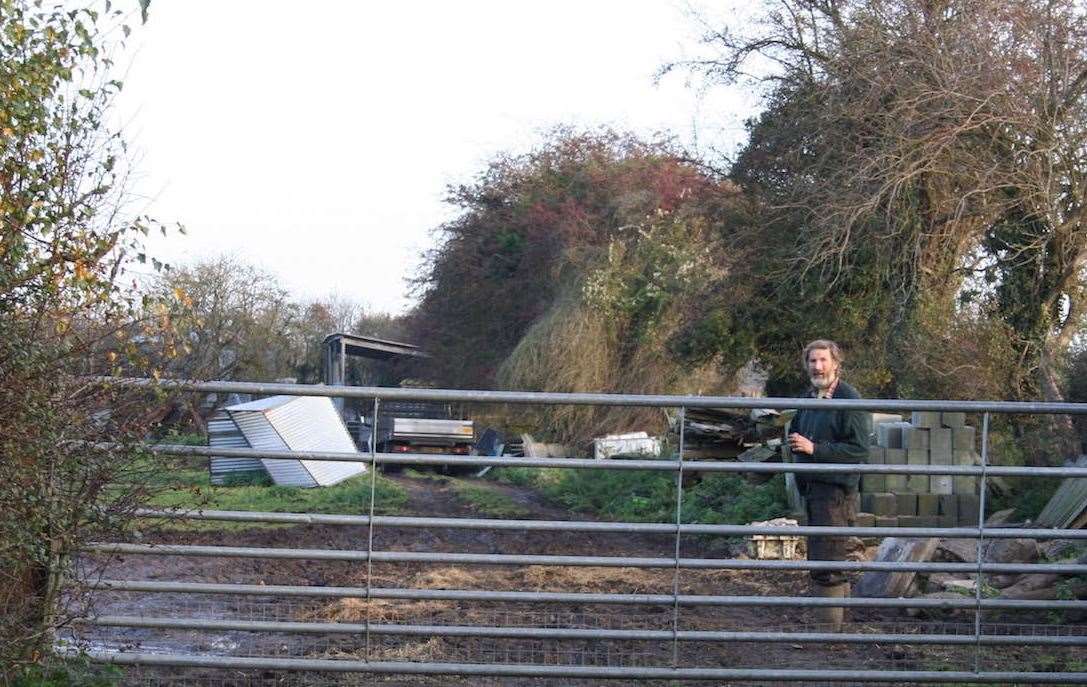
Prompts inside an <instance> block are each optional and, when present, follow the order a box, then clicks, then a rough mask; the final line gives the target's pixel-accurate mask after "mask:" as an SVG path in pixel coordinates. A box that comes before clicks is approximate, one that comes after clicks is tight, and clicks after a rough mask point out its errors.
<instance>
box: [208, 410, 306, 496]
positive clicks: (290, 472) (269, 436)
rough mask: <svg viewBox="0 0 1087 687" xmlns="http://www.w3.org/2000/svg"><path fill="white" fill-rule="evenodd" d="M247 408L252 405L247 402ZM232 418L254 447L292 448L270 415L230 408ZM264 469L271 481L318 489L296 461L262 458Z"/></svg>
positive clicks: (278, 449)
mask: <svg viewBox="0 0 1087 687" xmlns="http://www.w3.org/2000/svg"><path fill="white" fill-rule="evenodd" d="M244 405H250V404H248V403H246V404H244ZM227 411H228V412H229V413H230V417H231V418H232V419H233V420H234V423H235V424H236V425H238V429H240V430H241V431H242V434H244V435H245V440H246V441H248V442H249V445H250V446H252V447H253V448H263V449H268V450H271V451H289V450H290V446H288V445H287V444H286V442H284V441H283V438H282V437H280V435H279V432H278V431H276V428H275V427H274V426H273V425H272V423H271V421H270V420H269V418H268V415H267V414H266V413H265V412H263V411H260V410H235V407H231V408H228V409H227ZM260 462H261V463H262V464H263V465H264V469H265V470H267V471H268V474H269V475H270V476H271V477H272V481H274V482H275V483H276V484H278V485H280V486H284V487H315V486H317V481H316V480H315V479H313V475H311V474H310V473H309V471H308V470H306V468H305V467H304V466H303V465H302V463H301V462H300V461H297V460H285V459H274V458H273V459H268V458H261V459H260Z"/></svg>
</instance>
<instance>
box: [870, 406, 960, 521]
mask: <svg viewBox="0 0 1087 687" xmlns="http://www.w3.org/2000/svg"><path fill="white" fill-rule="evenodd" d="M878 419H879V420H881V421H879V422H878V423H877V424H876V426H875V437H876V440H877V442H878V445H877V446H875V447H873V448H872V450H871V451H870V453H869V459H868V462H869V463H871V464H880V465H949V466H950V465H974V464H976V462H977V449H976V446H975V444H976V440H977V432H976V431H975V429H974V428H973V427H971V426H969V425H967V424H966V414H965V413H939V412H915V413H913V414H912V416H911V418H910V422H898V421H894V420H895V418H893V417H888V416H882V417H879V418H878ZM861 494H862V501H861V510H862V515H863V516H864V517H863V521H864V522H868V521H869V518H868V516H869V515H870V516H871V518H872V520H873V522H874V523H875V525H876V526H878V527H891V526H894V525H899V526H903V527H953V526H956V525H970V524H976V521H977V495H976V494H977V479H976V478H975V477H961V476H953V475H901V474H899V475H892V474H884V475H864V476H863V477H862V478H861Z"/></svg>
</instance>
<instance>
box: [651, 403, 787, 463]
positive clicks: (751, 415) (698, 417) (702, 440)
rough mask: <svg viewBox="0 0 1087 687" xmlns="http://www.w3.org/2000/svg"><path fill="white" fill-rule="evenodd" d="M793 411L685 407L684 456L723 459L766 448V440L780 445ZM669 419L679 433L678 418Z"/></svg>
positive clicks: (700, 458)
mask: <svg viewBox="0 0 1087 687" xmlns="http://www.w3.org/2000/svg"><path fill="white" fill-rule="evenodd" d="M793 414H794V411H785V412H782V411H777V410H766V409H755V410H750V411H748V410H741V409H731V408H688V409H687V410H686V412H685V413H684V416H683V457H684V458H686V459H689V460H723V459H729V458H737V457H739V456H740V455H741V454H743V453H744V452H745V451H748V450H749V449H752V448H759V447H765V446H766V445H767V442H771V443H774V444H775V445H780V440H781V436H782V428H783V427H785V425H786V423H787V422H788V421H789V420H790V419H791V418H792V416H793ZM669 420H670V426H671V427H672V430H673V431H674V432H676V433H678V431H679V426H678V425H679V423H678V421H677V417H676V416H671V417H670V418H669ZM770 453H771V454H773V453H776V451H773V450H772V451H771V452H770ZM763 460H765V458H763Z"/></svg>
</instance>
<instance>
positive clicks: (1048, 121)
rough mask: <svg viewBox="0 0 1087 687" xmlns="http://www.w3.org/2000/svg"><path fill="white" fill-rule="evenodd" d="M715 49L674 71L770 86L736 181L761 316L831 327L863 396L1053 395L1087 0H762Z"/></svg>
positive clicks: (1066, 292)
mask: <svg viewBox="0 0 1087 687" xmlns="http://www.w3.org/2000/svg"><path fill="white" fill-rule="evenodd" d="M707 45H708V46H710V47H711V48H713V49H715V52H714V53H713V54H712V55H710V56H709V57H708V58H707V59H705V60H702V61H697V62H693V63H687V64H686V65H685V66H687V67H692V68H694V69H695V70H697V71H700V72H702V73H703V74H705V75H706V76H707V77H708V78H709V79H710V80H711V81H714V80H721V81H726V82H736V81H743V80H751V79H752V77H751V76H750V74H753V73H754V74H758V75H759V76H758V78H756V79H754V80H756V81H759V82H761V86H762V87H763V88H764V89H765V90H764V92H765V93H766V94H767V97H766V105H767V108H766V110H765V112H764V113H763V114H762V115H761V116H760V117H759V118H758V119H756V120H754V121H752V122H751V124H750V132H751V139H750V141H749V143H748V144H747V146H746V147H745V148H744V149H743V151H742V152H741V154H740V155H739V157H738V159H737V160H736V164H735V165H734V167H733V171H732V175H733V178H734V180H735V181H736V182H737V183H739V184H740V185H741V186H742V187H743V188H744V190H745V192H746V193H748V194H749V195H750V197H751V198H752V200H753V201H755V202H756V204H757V207H758V211H757V212H756V213H755V215H754V216H753V217H754V222H752V223H751V225H750V226H749V227H748V228H747V229H746V230H745V231H743V232H740V233H739V234H738V237H739V238H740V239H742V240H743V245H747V246H752V247H753V246H762V247H764V248H765V250H764V251H761V252H760V253H758V254H757V257H758V258H760V261H759V262H758V263H756V264H755V265H754V267H755V269H754V270H753V271H752V273H751V275H750V279H754V280H755V281H757V282H758V283H759V284H760V285H759V287H758V289H757V292H758V293H759V294H760V297H761V301H762V307H763V311H764V312H781V313H782V318H783V320H784V322H785V323H788V324H789V326H790V328H792V329H793V331H802V333H803V334H802V335H803V336H806V335H809V334H811V333H814V331H815V330H816V329H820V330H821V331H827V332H828V333H830V334H832V335H836V336H837V335H839V333H838V332H841V335H842V338H844V339H846V342H847V343H851V344H856V345H855V346H851V347H855V348H856V349H859V350H861V351H863V356H864V357H865V358H866V362H865V364H866V366H867V368H868V373H869V376H870V380H869V381H870V382H871V385H870V386H871V391H873V392H881V393H887V394H895V393H898V394H906V395H913V394H917V393H921V392H937V393H943V394H945V395H956V394H961V393H965V392H968V391H972V390H977V389H978V385H977V384H975V382H976V381H977V380H979V379H980V378H984V379H985V384H984V385H983V388H984V389H985V390H986V391H987V392H988V393H995V394H996V395H997V396H998V397H1004V398H1037V397H1039V396H1040V397H1042V398H1045V399H1048V400H1058V399H1060V398H1061V389H1060V384H1059V381H1058V380H1059V374H1058V373H1059V367H1060V361H1061V360H1062V359H1063V357H1064V355H1065V352H1066V351H1067V348H1068V346H1069V344H1070V343H1071V341H1072V339H1073V337H1074V335H1075V334H1076V333H1077V332H1079V331H1081V329H1082V324H1083V318H1082V310H1083V305H1082V301H1083V298H1084V272H1083V268H1084V261H1085V259H1087V231H1084V227H1085V224H1084V220H1085V215H1084V212H1085V210H1084V208H1085V207H1087V206H1085V204H1084V198H1085V197H1087V188H1085V187H1084V179H1085V178H1087V177H1085V172H1087V157H1085V152H1084V151H1085V150H1087V145H1085V143H1087V17H1085V15H1084V12H1083V8H1082V5H1081V4H1080V3H1076V2H1074V1H1073V0H1010V1H1009V0H999V1H997V0H939V1H937V2H932V1H931V0H846V1H843V2H824V1H823V0H775V1H774V2H771V3H768V4H767V6H766V10H765V12H763V13H762V14H761V15H760V16H759V17H758V18H757V19H756V20H755V21H753V22H751V23H750V24H747V25H745V26H732V27H727V28H723V29H721V30H718V31H714V32H713V33H712V34H710V35H709V36H708V37H707ZM756 304H757V303H756ZM804 323H813V324H814V323H818V327H810V326H809V327H804V326H802V325H803V324H804ZM798 325H799V326H798ZM849 332H853V333H852V334H850V333H849ZM955 332H957V334H955V336H956V337H957V338H955V341H954V342H951V341H950V340H949V336H951V335H952V334H953V333H955ZM770 334H771V335H770V336H769V337H767V336H759V337H757V339H758V342H757V343H756V344H755V347H756V348H757V349H758V350H759V352H760V354H764V353H765V351H767V350H769V351H774V350H776V349H777V347H776V346H775V344H774V342H775V341H782V340H786V339H785V338H783V337H782V336H781V334H782V332H781V331H780V330H779V329H777V328H772V329H771V330H770ZM983 337H985V338H991V339H995V342H994V345H993V346H991V347H990V349H991V350H979V347H978V342H979V340H980V339H981V338H983ZM788 340H789V345H788V346H787V347H786V348H787V349H788V351H793V350H796V347H797V346H796V345H797V344H798V343H799V340H798V339H788ZM949 344H951V345H949ZM959 344H962V345H963V347H964V348H965V350H967V351H970V350H973V351H974V352H975V353H976V354H977V355H974V356H971V355H961V356H960V355H957V354H956V351H955V349H956V347H957V346H958V345H959ZM771 357H773V356H771ZM1001 359H1002V360H1001ZM781 360H783V361H784V360H785V358H781Z"/></svg>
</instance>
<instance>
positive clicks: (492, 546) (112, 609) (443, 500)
mask: <svg viewBox="0 0 1087 687" xmlns="http://www.w3.org/2000/svg"><path fill="white" fill-rule="evenodd" d="M394 479H395V480H396V481H397V482H398V483H400V484H401V485H403V486H404V487H405V488H406V489H407V490H408V492H409V494H410V501H409V503H408V505H407V507H406V508H405V509H404V512H403V513H402V514H404V515H421V516H423V515H425V516H443V517H480V514H479V513H476V512H474V511H472V510H471V507H470V506H469V505H468V504H466V503H464V502H462V501H460V500H458V498H457V496H456V494H455V492H454V490H453V489H452V488H451V485H450V484H449V483H448V482H446V481H444V480H440V479H420V478H413V477H408V476H398V477H395V478H394ZM479 483H480V484H481V485H485V486H487V487H489V488H494V489H500V490H502V491H503V492H504V493H505V494H506V495H507V496H509V497H510V498H512V499H513V500H514V501H516V502H517V503H518V504H520V505H521V506H523V507H524V508H525V509H526V510H527V511H528V512H529V513H530V516H529V517H531V518H534V519H555V520H569V519H584V518H583V517H582V516H580V515H578V514H572V513H570V512H568V511H565V510H561V509H558V508H555V507H554V506H552V505H550V504H548V503H545V502H543V501H542V500H541V499H540V498H539V497H538V495H537V494H536V493H535V492H533V491H531V490H528V489H523V488H518V487H512V486H505V485H496V484H494V483H490V482H483V481H479ZM369 534H370V533H369V530H368V529H367V528H365V527H344V526H297V527H285V528H275V529H249V530H235V531H224V532H191V531H190V532H181V531H163V532H158V533H154V534H151V535H149V536H148V537H147V538H146V539H145V540H149V541H159V542H164V543H177V544H212V545H228V546H260V547H282V548H322V549H354V550H359V549H361V550H365V549H366V548H367V540H368V537H369ZM373 537H374V541H373V548H374V550H377V551H425V552H465V553H501V554H555V555H564V554H565V555H587V554H588V555H601V556H617V557H622V556H643V557H644V556H651V557H672V556H673V555H674V552H675V539H674V537H671V536H645V535H630V534H595V533H594V534H586V533H564V532H524V531H510V532H501V531H499V532H493V531H478V530H455V529H441V530H438V529H416V528H387V527H379V528H375V530H374V533H373ZM737 546H738V544H737V543H736V542H735V541H731V542H730V541H727V540H721V539H707V538H685V539H684V540H683V541H682V542H681V548H682V550H681V555H682V556H684V557H696V558H715V557H716V558H728V557H734V556H735V555H737V554H738V553H739V549H738V548H737ZM84 563H85V564H86V565H87V566H88V567H89V568H93V567H99V568H101V575H102V577H104V578H107V579H128V580H174V581H191V582H224V583H225V582H229V583H243V584H266V585H272V584H290V585H324V586H358V587H365V586H366V585H367V581H368V578H369V582H370V584H371V585H372V586H374V587H418V588H445V589H498V590H530V591H531V590H536V591H569V592H609V593H653V594H671V593H672V591H673V584H674V579H675V578H674V571H672V570H642V569H634V568H577V567H550V566H547V567H545V566H482V565H478V566H463V565H449V564H443V563H374V564H373V568H372V570H368V569H367V565H366V564H365V563H364V562H363V563H357V562H338V561H306V560H261V559H246V558H196V557H178V556H146V555H126V556H116V557H112V558H110V559H108V560H106V559H104V558H98V559H93V558H88V559H87V560H85V561H84ZM679 589H680V592H681V593H684V594H725V595H803V594H806V590H807V580H806V576H805V574H804V573H788V572H784V573H776V572H754V571H682V573H681V574H680V576H679ZM93 601H94V610H95V612H96V613H98V614H100V615H125V616H129V615H135V616H143V617H171V618H208V619H250V620H280V621H288V620H289V621H305V622H350V623H365V622H366V621H367V620H369V622H372V623H398V624H416V625H418V624H426V625H443V624H444V625H506V626H525V627H574V628H607V629H653V630H671V629H672V627H673V620H674V615H673V613H674V609H673V607H672V606H671V605H662V606H634V605H591V604H545V603H499V602H474V603H469V602H455V601H410V600H403V601H401V600H374V601H372V602H370V604H369V606H367V603H366V601H365V600H364V599H355V598H349V599H328V598H312V599H310V598H298V597H273V596H225V595H212V594H204V595H181V594H144V593H101V592H100V593H96V594H95V595H94V599H93ZM983 620H984V622H985V624H986V630H985V631H986V632H990V633H1023V634H1031V635H1036V634H1068V633H1073V634H1087V630H1085V629H1084V628H1082V627H1080V628H1075V627H1070V626H1068V625H1067V624H1066V623H1065V622H1064V619H1063V618H1061V617H1059V616H1053V615H1046V614H1037V613H1036V614H1033V615H1025V614H1022V613H1020V614H1012V615H1002V616H997V615H994V614H986V616H985V617H984V618H983ZM679 628H680V629H682V630H731V631H758V632H770V631H819V630H820V629H822V628H820V627H819V626H818V625H817V624H815V623H814V620H813V617H812V616H811V615H810V612H809V611H806V610H803V609H792V608H765V607H764V608H759V607H727V608H722V607H684V608H681V609H680V613H679ZM845 629H846V631H852V632H893V633H910V632H914V633H944V634H972V633H973V631H974V614H973V613H972V612H959V613H958V614H947V613H944V614H939V615H936V616H931V617H927V618H925V617H922V618H911V617H908V616H907V615H905V614H904V613H903V612H902V611H899V610H894V609H877V610H855V611H854V612H853V614H852V616H851V618H850V623H849V625H848V627H847V628H845ZM71 636H72V637H73V638H74V639H76V640H77V641H79V642H80V643H81V644H82V645H83V646H85V647H88V648H92V649H114V650H130V651H140V652H147V653H193V654H201V655H213V656H261V657H267V656H275V657H281V658H351V659H357V660H364V659H369V660H372V661H445V662H457V663H532V664H558V665H579V666H662V667H666V666H671V665H673V661H674V660H678V665H680V666H682V667H709V668H715V667H727V668H777V669H782V668H802V669H805V668H807V669H814V668H856V669H866V670H944V669H950V670H973V669H974V666H975V661H979V665H980V667H981V669H982V670H987V671H988V670H1029V671H1055V670H1057V671H1065V670H1069V671H1082V670H1084V669H1085V668H1084V667H1083V659H1082V657H1081V656H1080V654H1081V653H1082V647H1079V648H1070V649H1068V648H1058V647H1041V648H1025V647H1018V648H1009V647H995V648H992V649H989V648H982V649H981V650H980V652H979V651H977V650H976V649H975V648H974V647H972V646H967V647H941V646H923V645H905V644H899V645H885V644H798V643H792V642H789V643H757V644H756V643H750V642H727V643H725V642H704V643H703V642H698V643H696V642H690V643H687V642H683V643H680V644H679V647H678V654H677V655H675V656H674V655H673V651H674V645H673V643H672V642H670V641H667V642H645V641H615V640H514V639H493V638H484V639H475V638H459V639H458V638H447V637H441V636H430V637H398V636H381V635H376V634H370V635H369V636H366V635H365V633H363V634H361V635H339V634H286V633H277V634H266V633H265V634H261V633H248V632H233V631H202V630H200V631H196V630H183V631H182V630H167V631H160V630H144V629H133V628H102V627H80V628H78V629H76V630H74V631H73V634H72V635H71ZM126 681H128V682H132V683H140V684H193V685H258V684H259V685H294V684H299V685H302V684H350V685H356V684H371V683H380V684H405V685H415V684H510V685H514V684H516V685H521V684H526V685H540V684H573V682H572V681H571V680H568V679H562V680H552V681H542V680H531V679H525V678H503V679H498V678H494V679H489V680H485V679H480V678H452V677H449V678H434V677H429V678H428V677H411V676H401V677H397V676H391V677H372V676H358V675H354V676H348V675H307V674H299V673H277V672H270V671H254V672H250V673H242V672H238V671H212V672H208V671H195V670H188V671H177V670H170V671H167V670H151V669H131V670H129V671H128V673H127V679H126ZM579 684H589V683H579ZM605 684H617V683H616V682H610V683H605ZM737 684H738V683H737ZM792 684H796V683H792Z"/></svg>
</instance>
